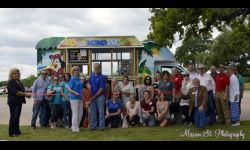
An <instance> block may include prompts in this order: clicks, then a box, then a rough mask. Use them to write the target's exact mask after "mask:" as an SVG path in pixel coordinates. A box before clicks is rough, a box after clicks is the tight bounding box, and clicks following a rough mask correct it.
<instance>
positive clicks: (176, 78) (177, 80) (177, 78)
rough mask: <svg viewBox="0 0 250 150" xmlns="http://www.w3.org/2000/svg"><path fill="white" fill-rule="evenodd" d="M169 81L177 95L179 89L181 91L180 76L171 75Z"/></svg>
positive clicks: (181, 78)
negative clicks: (171, 82) (172, 83)
mask: <svg viewBox="0 0 250 150" xmlns="http://www.w3.org/2000/svg"><path fill="white" fill-rule="evenodd" d="M171 80H172V81H173V82H174V85H175V92H176V93H177V94H179V92H180V89H181V84H182V80H183V77H182V75H180V74H176V75H172V77H171Z"/></svg>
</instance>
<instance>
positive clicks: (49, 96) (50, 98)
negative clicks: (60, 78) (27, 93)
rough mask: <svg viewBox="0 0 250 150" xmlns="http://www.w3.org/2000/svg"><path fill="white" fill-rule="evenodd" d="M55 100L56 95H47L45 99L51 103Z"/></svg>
mask: <svg viewBox="0 0 250 150" xmlns="http://www.w3.org/2000/svg"><path fill="white" fill-rule="evenodd" d="M52 87H53V88H54V86H53V85H52ZM53 98H54V95H49V94H45V96H44V99H45V100H47V101H49V102H51V101H52V99H53Z"/></svg>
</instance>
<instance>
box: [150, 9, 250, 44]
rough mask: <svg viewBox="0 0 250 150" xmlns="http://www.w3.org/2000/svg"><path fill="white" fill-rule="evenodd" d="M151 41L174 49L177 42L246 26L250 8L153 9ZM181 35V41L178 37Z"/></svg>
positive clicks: (151, 10)
mask: <svg viewBox="0 0 250 150" xmlns="http://www.w3.org/2000/svg"><path fill="white" fill-rule="evenodd" d="M149 11H150V12H151V13H153V16H152V17H151V18H150V19H149V21H150V22H151V26H150V29H151V32H150V33H149V34H148V39H153V40H155V41H156V42H157V43H158V44H160V45H161V46H169V47H172V44H173V43H174V42H175V41H176V40H177V39H179V40H182V39H188V38H190V37H191V36H194V37H197V36H201V37H204V36H208V35H211V32H212V31H213V29H214V28H216V29H218V30H219V31H221V30H223V29H224V28H225V27H226V26H231V25H232V24H233V23H234V22H238V23H243V22H244V21H245V18H246V17H247V15H248V14H250V8H152V9H150V10H149ZM175 35H177V37H175Z"/></svg>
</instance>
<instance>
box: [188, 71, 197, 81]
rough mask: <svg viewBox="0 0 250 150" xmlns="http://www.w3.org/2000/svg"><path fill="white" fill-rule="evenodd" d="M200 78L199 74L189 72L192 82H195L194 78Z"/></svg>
mask: <svg viewBox="0 0 250 150" xmlns="http://www.w3.org/2000/svg"><path fill="white" fill-rule="evenodd" d="M197 77H198V74H197V73H196V72H193V73H191V72H189V78H190V80H191V81H193V79H194V78H197Z"/></svg>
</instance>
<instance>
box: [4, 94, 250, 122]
mask: <svg viewBox="0 0 250 150" xmlns="http://www.w3.org/2000/svg"><path fill="white" fill-rule="evenodd" d="M6 101H7V98H6V97H3V96H0V124H8V121H9V108H8V105H7V102H6ZM32 104H33V99H27V103H26V104H24V105H23V109H22V114H21V120H20V124H21V125H30V121H31V115H32ZM249 114H250V91H245V93H244V97H243V102H242V114H241V120H250V115H249ZM37 122H38V121H37Z"/></svg>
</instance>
